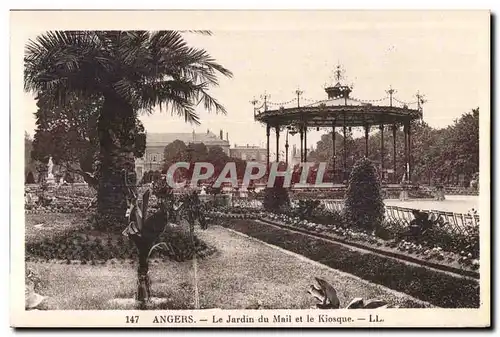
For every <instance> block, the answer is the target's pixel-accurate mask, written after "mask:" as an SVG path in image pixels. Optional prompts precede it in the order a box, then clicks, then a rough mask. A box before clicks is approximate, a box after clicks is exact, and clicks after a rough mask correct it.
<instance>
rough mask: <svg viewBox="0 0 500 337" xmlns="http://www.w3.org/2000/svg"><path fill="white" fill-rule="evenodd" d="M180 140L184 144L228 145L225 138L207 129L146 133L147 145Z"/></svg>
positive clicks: (164, 143)
mask: <svg viewBox="0 0 500 337" xmlns="http://www.w3.org/2000/svg"><path fill="white" fill-rule="evenodd" d="M176 140H180V141H182V142H184V143H186V144H189V143H204V144H205V145H208V144H210V145H224V146H229V141H228V140H227V139H221V137H217V135H216V134H214V133H213V132H211V131H210V130H207V132H206V133H196V132H184V133H149V132H148V133H146V142H147V145H152V146H155V145H167V144H170V143H173V142H174V141H176Z"/></svg>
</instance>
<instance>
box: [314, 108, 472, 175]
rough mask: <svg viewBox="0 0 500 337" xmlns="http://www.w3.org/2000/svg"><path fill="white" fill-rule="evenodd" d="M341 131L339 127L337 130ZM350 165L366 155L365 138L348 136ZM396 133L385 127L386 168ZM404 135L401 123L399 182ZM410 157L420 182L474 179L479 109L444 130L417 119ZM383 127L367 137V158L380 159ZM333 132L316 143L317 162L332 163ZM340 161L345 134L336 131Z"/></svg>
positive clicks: (390, 161)
mask: <svg viewBox="0 0 500 337" xmlns="http://www.w3.org/2000/svg"><path fill="white" fill-rule="evenodd" d="M337 130H338V129H337ZM347 136H348V138H347V144H346V145H347V149H348V150H347V152H348V158H347V159H348V162H347V167H352V165H353V161H355V160H358V159H360V158H362V157H363V156H364V155H365V150H364V149H365V139H364V137H360V138H356V139H352V137H351V136H350V135H349V134H348V135H347ZM392 136H393V133H392V126H388V127H386V128H385V129H384V167H385V168H392V167H393V159H394V158H393V156H394V154H393V153H394V152H393V142H394V140H393V137H392ZM403 139H404V134H403V131H402V128H401V127H400V126H398V128H397V132H396V159H397V163H396V170H397V176H398V177H399V178H398V181H400V180H401V179H400V177H402V175H403V173H404V165H405V163H404V160H405V159H404V141H403ZM411 139H412V145H411V157H412V167H413V172H412V180H413V181H414V182H420V183H434V184H436V183H439V182H440V181H441V182H442V183H446V184H458V182H459V177H460V175H464V184H468V182H469V181H471V180H473V178H474V173H476V172H479V108H476V109H472V110H471V111H470V112H467V113H464V114H463V115H462V116H461V117H460V118H458V119H457V120H455V121H454V123H453V125H450V126H448V127H446V128H444V129H436V128H433V127H431V126H429V125H428V124H426V123H425V122H421V121H418V122H414V123H412V125H411ZM380 142H381V133H380V130H377V131H376V132H373V133H372V134H371V135H370V136H369V139H368V144H369V149H370V151H369V155H368V159H370V160H372V161H374V162H380V159H381V153H380ZM332 145H333V144H332V135H331V133H329V134H324V135H322V136H321V140H320V141H318V142H317V144H316V148H315V150H314V151H313V152H312V153H311V154H310V155H309V156H308V159H309V160H311V161H315V162H328V163H330V162H332V154H333V148H332ZM335 148H336V154H337V160H336V167H337V169H340V168H342V167H343V160H344V156H343V151H344V143H343V135H342V132H341V131H340V133H339V131H337V134H336V142H335Z"/></svg>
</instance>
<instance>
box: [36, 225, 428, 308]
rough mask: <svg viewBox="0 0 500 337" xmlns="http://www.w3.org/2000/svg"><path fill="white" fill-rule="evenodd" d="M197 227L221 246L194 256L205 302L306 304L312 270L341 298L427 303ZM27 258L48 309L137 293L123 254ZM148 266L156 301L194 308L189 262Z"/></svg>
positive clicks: (100, 303) (104, 302)
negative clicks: (93, 260) (94, 262)
mask: <svg viewBox="0 0 500 337" xmlns="http://www.w3.org/2000/svg"><path fill="white" fill-rule="evenodd" d="M197 235H198V236H199V238H200V239H202V240H203V241H205V242H207V243H209V244H210V245H213V246H215V247H216V248H217V250H218V252H217V253H215V254H214V255H213V256H211V257H209V258H207V259H204V260H200V261H198V278H199V281H198V288H199V294H200V305H201V307H202V308H222V309H244V308H247V307H249V306H253V305H255V304H256V303H257V301H260V302H261V303H262V306H263V307H264V308H270V309H278V308H281V309H284V308H286V309H300V308H302V309H307V308H310V307H311V306H313V305H314V304H315V303H316V302H315V300H314V299H313V298H312V297H310V295H309V294H307V292H306V291H307V289H308V287H309V285H310V284H312V283H314V277H315V276H317V277H322V278H324V279H326V280H328V281H329V282H330V283H331V284H332V285H333V286H334V287H335V288H336V289H337V292H338V297H339V299H340V301H341V305H342V306H345V305H346V304H347V303H348V302H349V301H350V300H351V299H353V298H354V297H363V298H365V299H370V298H383V299H385V300H387V301H388V302H389V303H390V304H392V305H400V306H401V307H422V306H424V305H426V304H424V303H423V302H420V301H418V300H416V299H414V298H412V297H410V296H408V295H406V294H402V293H398V292H395V291H392V290H390V289H388V288H384V287H382V286H379V285H375V284H371V283H369V282H367V281H364V280H361V279H359V278H357V277H355V276H352V275H350V274H346V273H342V272H339V271H336V270H333V269H330V268H327V267H326V266H323V265H320V264H318V263H314V262H312V261H310V260H307V259H305V258H303V257H299V256H296V255H294V254H292V253H289V252H285V251H282V250H280V249H277V248H275V247H271V246H269V245H266V244H264V243H262V242H259V241H257V240H255V239H252V238H248V237H245V236H242V235H241V234H238V233H235V232H232V231H229V230H227V229H224V228H222V227H219V226H212V227H210V228H209V229H208V230H206V231H198V233H197ZM28 265H29V266H30V267H31V268H33V269H34V270H36V271H37V272H38V273H39V275H40V276H41V279H42V282H44V286H43V287H42V289H41V291H40V293H41V294H42V295H46V296H49V299H48V300H47V303H46V306H47V308H48V309H58V310H71V309H76V310H78V309H81V310H99V309H116V308H113V307H112V306H111V305H110V304H109V303H108V301H109V300H110V299H113V298H122V297H133V296H134V293H135V288H136V266H135V265H134V264H130V263H127V262H123V263H121V262H119V263H115V264H107V265H98V266H90V265H66V264H52V263H50V264H49V263H28ZM150 270H151V271H150V276H151V281H152V296H154V297H166V298H169V299H170V302H168V303H166V304H165V305H162V306H161V307H158V308H157V309H190V308H193V303H194V300H193V288H192V265H191V262H182V263H179V262H156V263H152V264H151V268H150Z"/></svg>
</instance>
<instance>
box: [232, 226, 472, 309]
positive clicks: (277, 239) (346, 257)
mask: <svg viewBox="0 0 500 337" xmlns="http://www.w3.org/2000/svg"><path fill="white" fill-rule="evenodd" d="M223 226H226V227H229V228H231V229H234V230H237V231H239V232H242V233H244V234H247V235H249V236H252V237H255V238H257V239H259V240H262V241H264V242H267V243H270V244H273V245H277V246H280V247H282V248H284V249H287V250H290V251H292V252H295V253H298V254H301V255H303V256H305V257H308V258H310V259H312V260H315V261H318V262H320V263H323V264H325V265H327V266H330V267H332V268H335V269H338V270H342V271H344V272H347V273H350V274H353V275H356V276H359V277H361V278H363V279H365V280H368V281H371V282H375V283H378V284H381V285H383V286H386V287H389V288H391V289H394V290H397V291H401V292H405V293H407V294H409V295H411V296H414V297H416V298H419V299H421V300H423V301H427V302H430V303H432V304H434V305H436V306H439V307H445V308H477V307H479V283H478V281H477V280H475V279H472V278H466V277H460V276H454V275H452V274H450V273H444V272H440V271H438V270H435V269H431V268H427V267H423V266H419V265H416V264H409V263H407V262H404V261H401V260H398V259H394V258H390V257H387V256H383V255H380V254H374V253H369V252H367V251H362V250H359V249H353V248H352V247H351V248H349V247H348V246H345V245H343V244H340V243H335V242H332V241H327V240H324V239H321V238H316V237H311V236H308V235H305V234H302V233H297V232H292V231H289V230H285V229H282V228H278V227H276V226H272V225H269V224H265V223H261V222H257V221H252V220H244V221H242V220H239V219H234V220H226V221H224V222H223ZM311 226H312V225H311ZM314 227H315V228H317V227H318V226H314Z"/></svg>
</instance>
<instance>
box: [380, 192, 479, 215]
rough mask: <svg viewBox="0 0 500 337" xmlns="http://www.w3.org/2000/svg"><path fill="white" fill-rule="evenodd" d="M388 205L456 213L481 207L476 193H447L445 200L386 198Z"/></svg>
mask: <svg viewBox="0 0 500 337" xmlns="http://www.w3.org/2000/svg"><path fill="white" fill-rule="evenodd" d="M384 203H385V205H386V206H399V207H406V208H417V209H421V210H437V211H445V212H454V213H467V212H468V211H470V210H471V209H472V208H474V209H479V197H478V196H475V195H447V196H446V197H445V200H443V201H436V200H430V199H422V200H416V199H413V200H407V201H401V200H398V199H386V200H384Z"/></svg>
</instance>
